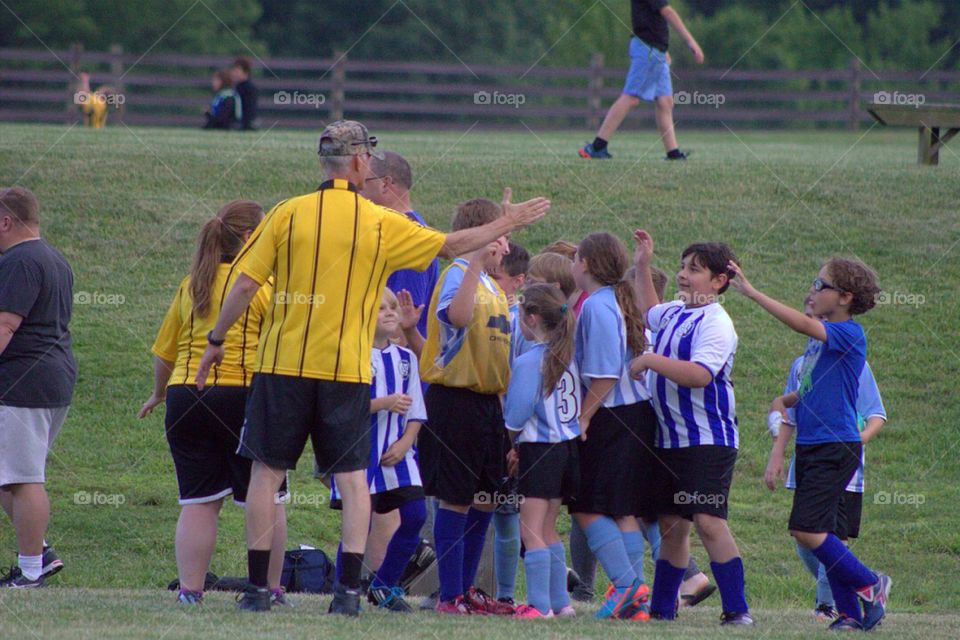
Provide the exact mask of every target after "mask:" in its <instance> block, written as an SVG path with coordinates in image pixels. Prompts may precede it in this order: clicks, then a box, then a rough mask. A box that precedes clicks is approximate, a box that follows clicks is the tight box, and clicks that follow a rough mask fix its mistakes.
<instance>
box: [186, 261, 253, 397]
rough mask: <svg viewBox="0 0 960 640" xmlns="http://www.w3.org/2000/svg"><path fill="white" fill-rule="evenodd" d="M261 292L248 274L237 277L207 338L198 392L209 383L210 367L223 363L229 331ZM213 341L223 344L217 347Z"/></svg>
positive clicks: (199, 370) (198, 368) (198, 373)
mask: <svg viewBox="0 0 960 640" xmlns="http://www.w3.org/2000/svg"><path fill="white" fill-rule="evenodd" d="M259 290H260V285H259V284H257V282H256V280H254V279H253V278H251V277H250V276H248V275H247V274H245V273H241V274H239V275H238V276H237V279H236V281H235V282H234V283H233V287H232V288H231V289H230V293H228V294H227V297H226V299H225V300H224V301H223V306H222V307H221V308H220V315H219V316H218V317H217V324H216V325H214V327H213V330H212V331H210V334H209V335H208V336H207V349H206V351H204V352H203V357H202V358H200V364H199V365H198V366H197V377H196V380H195V381H196V383H197V389H198V390H201V389H203V387H204V385H205V384H206V383H207V374H209V373H210V367H212V366H213V365H215V364H220V363H221V362H223V341H224V340H225V339H226V336H227V330H228V329H229V328H230V327H232V326H233V323H234V322H236V321H237V320H238V319H239V318H240V316H241V315H243V312H244V311H246V309H247V307H249V306H250V302H251V301H252V300H253V297H254V296H255V295H257V291H259ZM211 341H213V342H219V343H221V344H219V345H215V344H213V343H212V342H211Z"/></svg>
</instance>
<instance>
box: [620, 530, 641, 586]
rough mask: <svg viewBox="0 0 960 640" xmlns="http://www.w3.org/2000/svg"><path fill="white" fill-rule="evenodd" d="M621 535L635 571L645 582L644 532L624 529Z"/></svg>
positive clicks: (639, 578)
mask: <svg viewBox="0 0 960 640" xmlns="http://www.w3.org/2000/svg"><path fill="white" fill-rule="evenodd" d="M621 535H622V536H623V547H624V549H625V550H626V552H627V557H628V558H630V565H631V566H632V567H633V572H634V573H635V574H637V579H638V580H639V581H640V582H643V534H642V533H640V532H639V531H623V532H622V533H621Z"/></svg>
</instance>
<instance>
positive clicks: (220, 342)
mask: <svg viewBox="0 0 960 640" xmlns="http://www.w3.org/2000/svg"><path fill="white" fill-rule="evenodd" d="M226 340H227V339H226V338H224V339H223V340H214V339H213V331H208V332H207V342H208V343H210V344H212V345H213V346H215V347H222V346H223V343H224V342H226Z"/></svg>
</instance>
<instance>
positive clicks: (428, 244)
mask: <svg viewBox="0 0 960 640" xmlns="http://www.w3.org/2000/svg"><path fill="white" fill-rule="evenodd" d="M382 225H383V237H384V238H385V239H386V245H387V264H389V265H390V268H391V269H392V270H394V271H396V270H397V269H413V270H414V271H423V270H424V269H426V268H427V267H429V266H430V262H431V261H432V260H433V259H434V258H436V257H437V254H438V253H440V249H442V248H443V243H444V242H445V241H446V235H444V234H443V233H440V232H439V231H437V230H436V229H431V228H430V227H422V226H420V225H419V224H417V223H416V222H414V221H412V220H410V219H409V218H407V217H406V216H405V215H403V214H400V213H397V212H395V211H385V213H384V216H383V222H382Z"/></svg>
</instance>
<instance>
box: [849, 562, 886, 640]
mask: <svg viewBox="0 0 960 640" xmlns="http://www.w3.org/2000/svg"><path fill="white" fill-rule="evenodd" d="M892 585H893V580H891V579H890V576H887V575H884V574H882V573H878V574H877V581H876V582H875V583H874V584H872V585H870V586H868V587H864V588H862V589H857V595H858V596H860V599H861V600H863V630H864V631H870V630H871V629H873V628H874V627H876V626H877V625H878V624H880V621H881V620H883V617H884V616H885V615H887V598H889V597H890V587H891V586H892Z"/></svg>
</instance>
